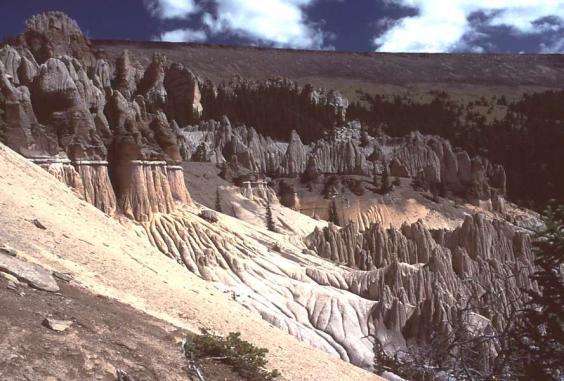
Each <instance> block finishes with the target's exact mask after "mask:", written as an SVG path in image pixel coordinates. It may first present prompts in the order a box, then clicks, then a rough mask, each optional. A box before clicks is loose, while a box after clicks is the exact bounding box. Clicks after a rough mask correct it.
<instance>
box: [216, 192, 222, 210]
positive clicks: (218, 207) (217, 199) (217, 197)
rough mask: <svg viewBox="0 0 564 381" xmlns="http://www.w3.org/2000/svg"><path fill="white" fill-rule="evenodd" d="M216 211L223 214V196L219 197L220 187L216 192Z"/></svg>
mask: <svg viewBox="0 0 564 381" xmlns="http://www.w3.org/2000/svg"><path fill="white" fill-rule="evenodd" d="M215 211H216V212H219V213H223V211H222V210H221V196H220V195H219V187H217V188H216V190H215Z"/></svg>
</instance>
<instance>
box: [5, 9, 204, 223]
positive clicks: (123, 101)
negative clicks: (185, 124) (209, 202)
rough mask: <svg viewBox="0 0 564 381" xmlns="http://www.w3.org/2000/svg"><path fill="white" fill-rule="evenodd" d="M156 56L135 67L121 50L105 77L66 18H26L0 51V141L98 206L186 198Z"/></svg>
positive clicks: (169, 203) (99, 59) (162, 208)
mask: <svg viewBox="0 0 564 381" xmlns="http://www.w3.org/2000/svg"><path fill="white" fill-rule="evenodd" d="M36 61H37V62H39V63H40V64H41V65H37V63H36ZM165 62H166V60H165V58H164V57H163V56H160V55H155V58H154V60H153V62H152V64H151V65H149V67H148V68H147V69H146V70H145V72H144V75H140V71H139V69H138V67H137V66H135V65H134V64H131V62H130V60H129V56H128V54H127V52H124V55H123V57H122V58H121V59H120V60H118V62H117V64H116V76H115V79H112V77H111V76H112V69H111V67H110V64H109V63H108V62H107V61H105V59H104V58H103V55H100V54H97V53H96V52H94V51H93V50H92V49H91V46H90V42H89V41H88V40H87V39H86V38H85V37H84V36H83V34H82V32H81V31H80V29H79V28H78V25H77V24H76V22H74V21H73V20H71V19H69V18H68V17H67V16H66V15H63V14H62V13H58V12H49V13H46V14H42V15H37V16H34V17H32V18H31V19H29V20H28V21H27V23H26V30H25V32H24V33H23V34H22V35H21V36H20V37H19V38H18V41H17V46H15V47H10V46H5V47H3V48H2V49H1V50H0V90H1V94H2V95H1V96H0V109H2V111H3V113H2V118H1V119H2V122H1V123H0V127H1V128H2V140H3V141H4V142H5V143H6V144H7V145H8V146H10V147H12V148H13V149H15V150H16V151H18V152H19V153H21V154H22V155H24V156H27V157H29V158H31V159H33V160H35V161H36V162H37V163H39V164H40V165H41V166H42V167H44V168H45V169H46V170H48V171H49V172H50V173H52V174H53V175H55V176H56V177H57V178H58V179H60V180H61V181H64V182H65V183H66V184H67V185H69V186H71V187H73V188H74V189H75V190H76V192H77V193H78V194H79V195H81V196H82V197H84V199H85V200H87V201H89V202H91V203H92V204H94V205H95V206H96V207H98V208H99V209H101V210H102V211H104V212H105V213H107V214H110V215H111V214H113V213H115V212H116V211H117V208H118V206H119V207H121V208H122V210H120V211H121V212H124V213H125V214H126V215H128V216H129V217H131V218H139V219H145V218H148V216H149V215H150V213H153V212H170V211H172V210H173V208H174V202H173V200H177V201H179V202H183V203H189V202H190V198H189V195H188V192H187V190H186V189H185V186H184V180H183V175H182V172H180V171H179V170H178V167H177V164H178V162H179V161H180V160H181V155H180V151H179V148H178V144H177V140H176V129H175V128H176V127H175V125H174V126H171V125H170V124H169V122H168V118H167V116H166V115H165V114H164V113H163V110H164V106H165V103H166V101H167V93H166V90H165V87H164V72H165ZM112 85H113V86H115V88H116V89H118V90H113V89H112ZM120 91H122V92H123V94H125V97H124V96H123V95H122V94H121V93H120ZM195 95H196V94H195V91H194V96H195ZM163 160H164V161H165V163H164V164H163ZM138 161H141V162H142V164H139V163H138ZM167 162H168V163H170V164H171V165H172V166H171V169H170V170H169V169H168V167H167V165H166V164H167ZM130 184H134V186H133V187H132V186H131V185H130ZM115 192H117V194H116V193H115ZM137 200H140V201H139V203H138V202H137ZM137 208H138V210H137Z"/></svg>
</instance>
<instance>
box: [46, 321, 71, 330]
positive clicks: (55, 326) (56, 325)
mask: <svg viewBox="0 0 564 381" xmlns="http://www.w3.org/2000/svg"><path fill="white" fill-rule="evenodd" d="M42 324H43V326H44V327H47V328H49V329H51V330H53V331H57V332H64V331H66V330H67V329H68V328H70V326H71V325H72V321H70V320H56V319H51V318H45V320H43V323H42Z"/></svg>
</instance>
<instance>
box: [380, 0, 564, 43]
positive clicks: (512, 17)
mask: <svg viewBox="0 0 564 381" xmlns="http://www.w3.org/2000/svg"><path fill="white" fill-rule="evenodd" d="M385 1H386V2H388V3H394V4H397V5H401V6H406V7H413V8H416V9H417V10H418V15H416V16H413V17H405V18H403V19H401V20H399V21H398V22H397V23H396V24H394V25H393V26H392V27H391V28H390V29H388V30H387V31H386V32H384V33H383V34H382V35H380V36H378V37H376V38H375V39H374V43H375V44H376V45H377V46H378V50H379V51H386V52H429V53H437V52H448V51H452V50H454V49H457V48H460V46H462V45H463V44H464V42H463V37H464V36H466V35H468V34H469V33H472V31H473V29H472V25H471V24H470V22H469V21H468V17H469V16H470V15H472V14H473V13H476V12H483V13H484V14H486V15H487V16H488V19H487V21H486V22H487V25H489V26H506V27H509V28H511V30H512V31H513V32H515V33H520V34H537V33H542V32H543V27H544V28H546V25H544V24H535V23H534V21H536V20H539V19H541V18H543V17H547V16H555V17H557V18H561V19H564V1H562V0H445V1H436V0H385ZM545 30H546V29H545Z"/></svg>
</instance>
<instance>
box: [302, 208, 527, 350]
mask: <svg viewBox="0 0 564 381" xmlns="http://www.w3.org/2000/svg"><path fill="white" fill-rule="evenodd" d="M433 236H434V237H435V238H436V240H435V239H434V238H433ZM308 242H309V244H308V246H309V247H310V248H311V249H313V250H315V251H316V252H317V253H318V254H319V255H321V256H322V257H324V258H328V259H330V260H332V261H334V262H337V263H342V264H344V265H346V266H349V267H354V268H360V269H365V270H370V271H369V272H366V273H355V274H351V275H350V276H349V278H345V279H344V280H341V281H339V282H338V283H335V281H333V280H330V279H326V278H324V277H323V276H321V275H319V274H317V273H312V274H313V275H315V276H316V278H315V279H316V280H317V281H319V282H320V283H322V284H327V285H332V286H334V287H337V286H339V287H341V288H344V289H347V290H349V291H351V292H353V293H355V294H357V295H361V296H363V297H365V298H368V299H370V300H380V301H381V300H390V301H391V305H392V306H395V307H392V310H395V309H397V311H396V312H395V315H394V317H393V318H392V322H393V324H391V323H390V322H389V321H387V322H386V321H385V325H386V327H388V328H389V327H390V325H391V326H394V327H396V329H397V328H399V332H401V334H402V335H403V337H404V338H405V339H406V340H408V341H409V340H416V341H417V340H424V338H426V335H427V334H428V333H430V332H431V331H432V328H431V327H432V324H433V322H440V318H439V320H437V319H438V317H437V315H436V313H439V315H441V314H442V316H443V317H445V316H446V315H445V314H446V313H447V312H448V311H449V310H452V308H453V307H456V306H457V305H459V304H458V303H460V302H461V301H467V300H469V298H471V297H473V295H475V293H476V292H477V293H478V294H482V293H484V295H486V294H487V291H488V290H495V292H496V294H497V295H496V298H497V299H496V300H497V302H496V303H497V304H496V305H495V306H493V307H492V306H491V305H488V308H493V309H494V311H493V312H491V315H490V316H489V317H492V316H496V319H497V320H494V323H493V326H494V328H500V327H501V326H502V324H503V321H502V318H501V316H503V313H502V312H503V310H502V309H503V308H506V306H508V305H510V304H512V303H519V300H521V301H523V300H524V299H519V297H518V296H519V295H522V294H521V292H520V290H522V289H531V288H534V287H535V285H534V284H533V283H532V282H531V280H530V278H529V276H530V275H531V273H532V271H533V263H532V259H533V257H532V254H531V244H530V240H529V236H528V235H527V234H526V233H521V232H517V231H515V228H514V227H511V226H510V225H508V224H507V223H505V222H501V221H498V220H493V221H492V220H488V219H486V218H485V216H484V215H481V214H476V215H474V216H472V217H468V218H467V219H466V220H465V221H464V224H463V225H462V226H461V227H460V228H458V229H455V230H454V231H452V232H449V231H444V230H443V231H435V232H430V231H428V230H426V229H425V228H424V227H423V225H422V224H421V223H416V224H412V225H404V226H402V228H401V229H400V230H396V229H384V228H383V227H382V226H380V225H378V224H374V225H372V227H371V228H370V229H368V230H366V231H364V232H359V231H358V230H357V228H356V226H355V224H351V225H348V226H347V227H345V228H343V229H341V230H337V229H336V228H335V227H334V226H330V227H328V228H326V229H323V230H319V229H318V230H316V231H315V232H314V233H313V234H312V235H311V236H310V237H309V241H308ZM468 279H472V282H471V283H468V282H467V280H468ZM343 284H344V286H343ZM453 296H456V297H453ZM482 302H483V300H482ZM410 306H415V311H412V309H411V307H410ZM475 307H476V308H477V309H476V311H475V312H476V313H477V314H479V308H480V306H475ZM484 307H485V305H484ZM496 308H498V310H495V309H496ZM433 311H434V312H433ZM440 311H442V312H440ZM410 315H411V316H410ZM382 316H383V317H386V316H387V315H386V314H383V315H382Z"/></svg>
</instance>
